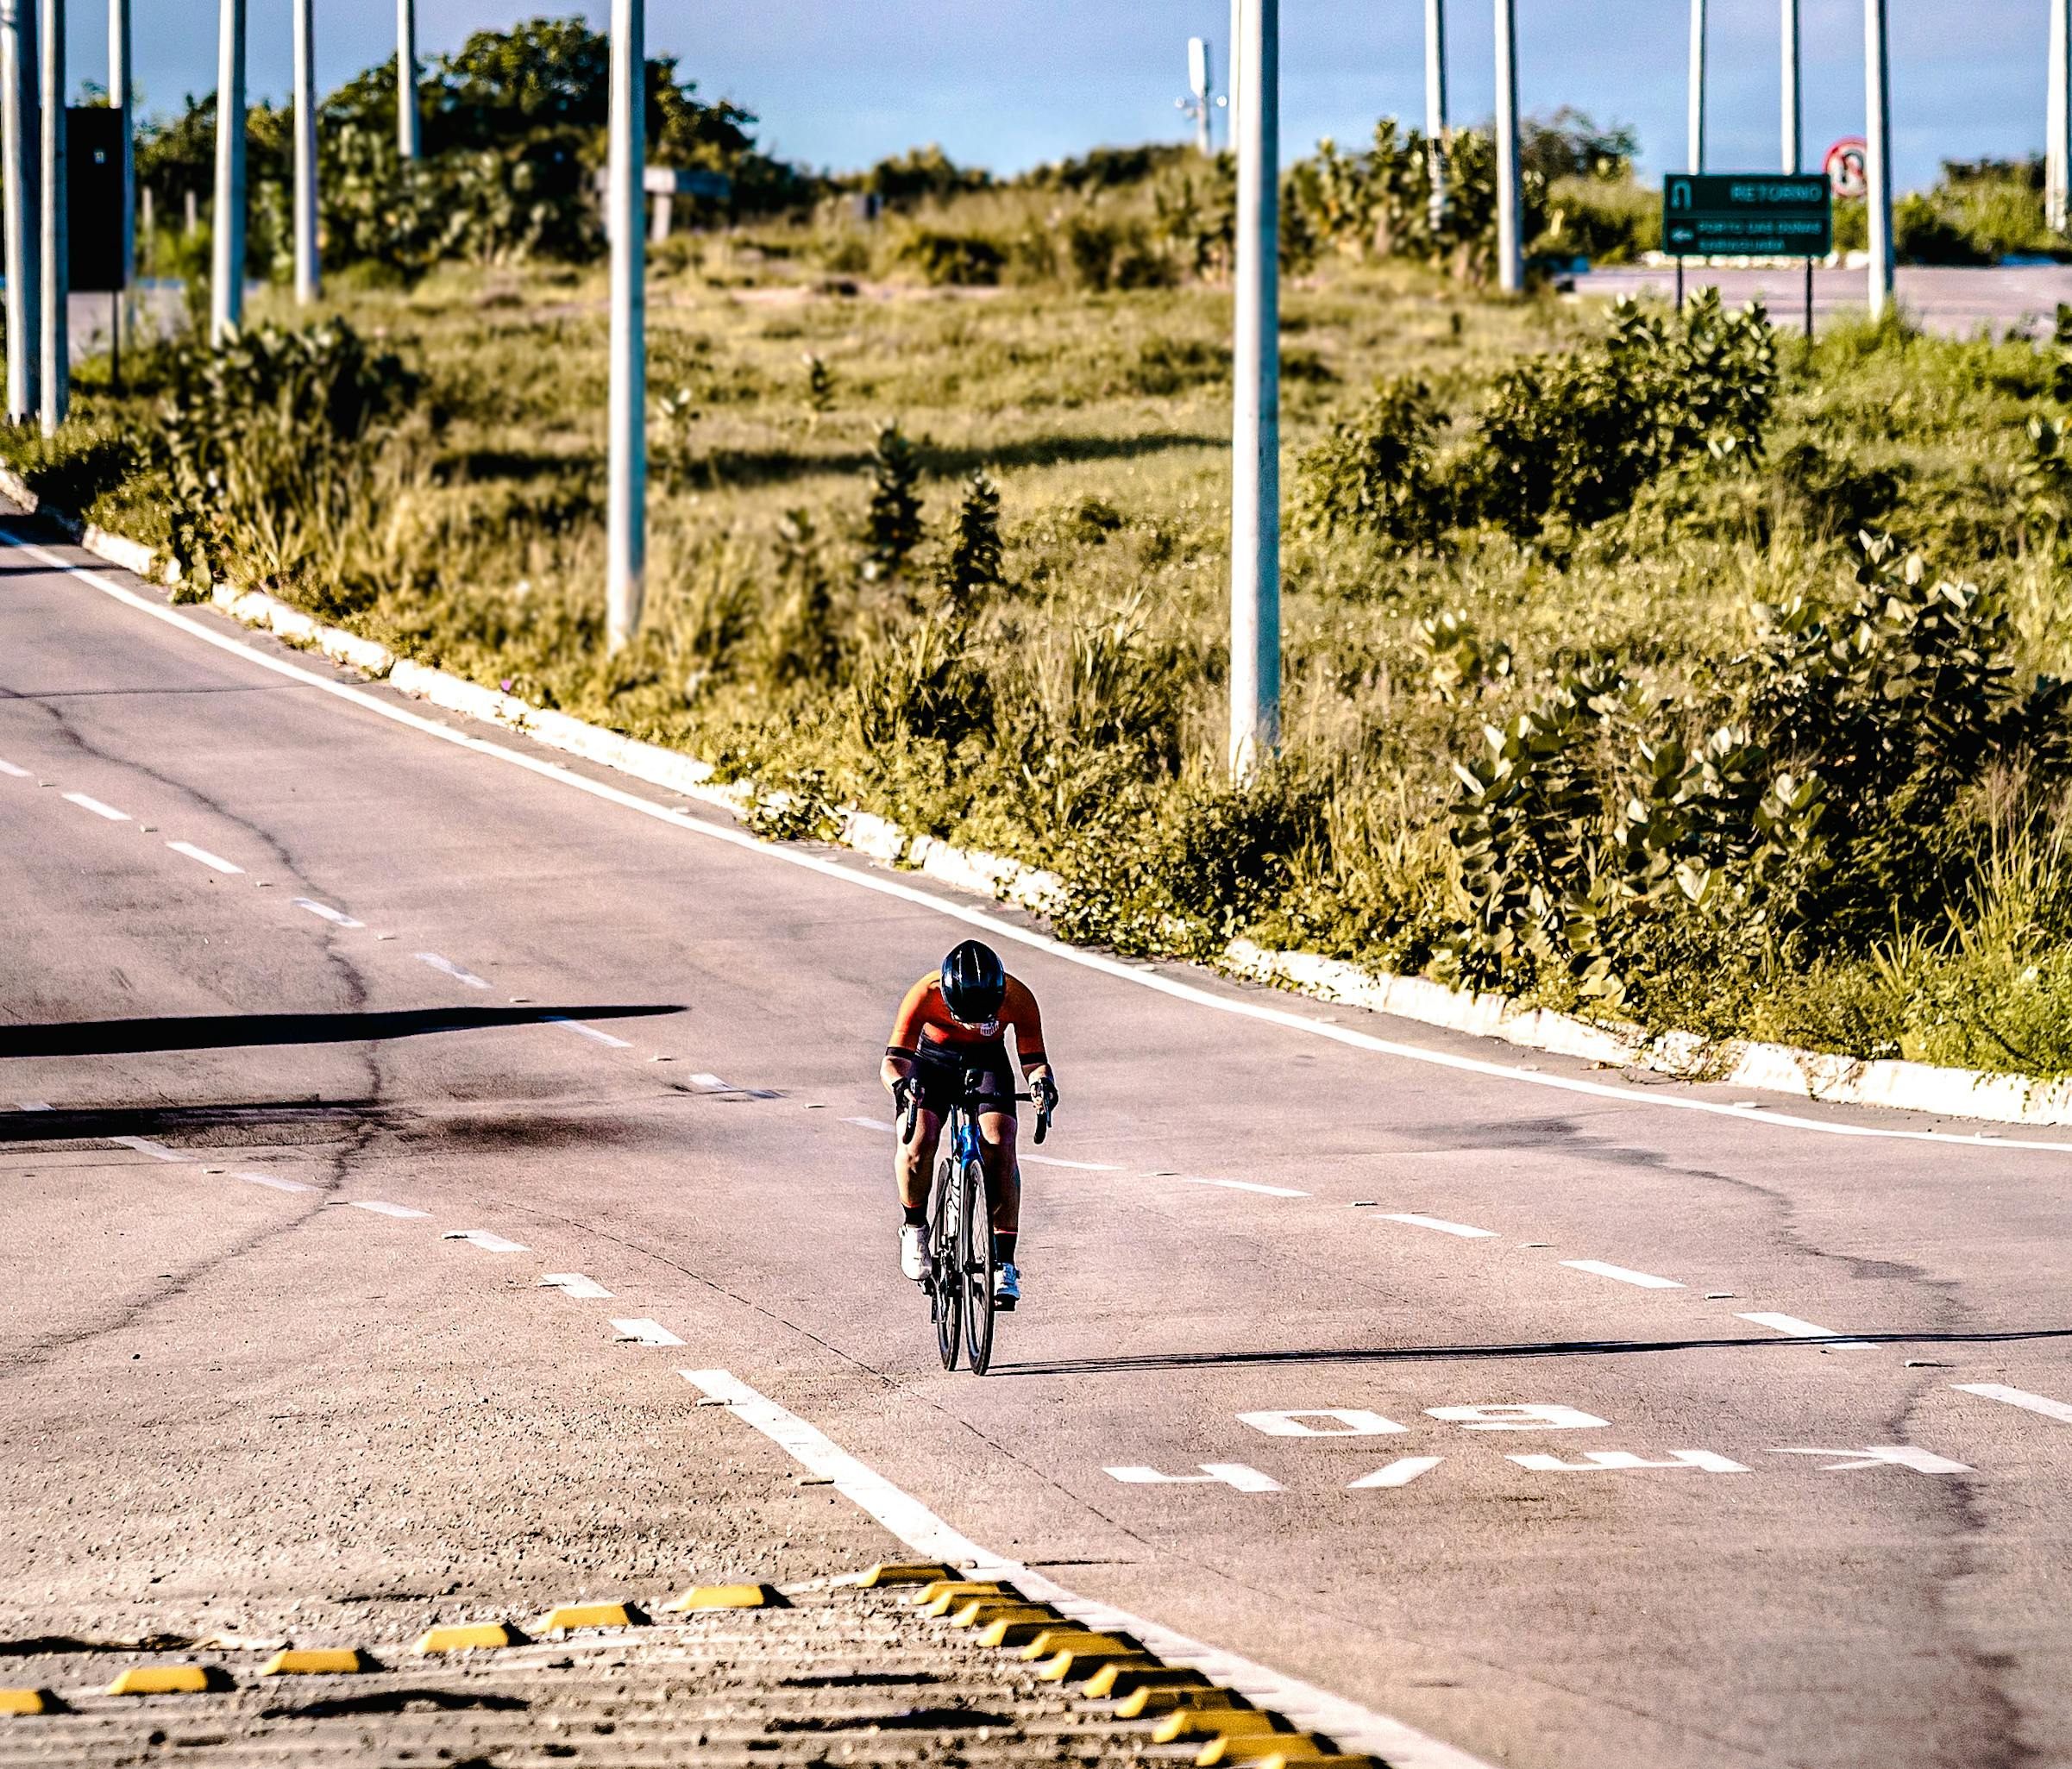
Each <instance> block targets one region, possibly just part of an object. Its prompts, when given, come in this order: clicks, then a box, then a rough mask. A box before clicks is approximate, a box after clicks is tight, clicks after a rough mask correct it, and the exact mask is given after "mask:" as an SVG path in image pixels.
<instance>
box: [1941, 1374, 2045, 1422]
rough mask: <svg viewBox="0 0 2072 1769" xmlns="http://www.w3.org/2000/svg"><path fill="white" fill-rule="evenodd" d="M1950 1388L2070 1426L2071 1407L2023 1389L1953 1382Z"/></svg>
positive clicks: (1979, 1383)
mask: <svg viewBox="0 0 2072 1769" xmlns="http://www.w3.org/2000/svg"><path fill="white" fill-rule="evenodd" d="M1950 1387H1952V1388H1954V1389H1956V1390H1957V1392H1958V1393H1959V1394H1965V1395H1983V1396H1985V1397H1986V1398H1987V1400H1989V1401H2004V1402H2006V1403H2007V1405H2009V1406H2010V1407H2019V1408H2022V1409H2023V1410H2024V1411H2025V1412H2028V1413H2041V1414H2042V1415H2044V1418H2046V1419H2056V1420H2060V1421H2063V1423H2065V1424H2067V1425H2072V1407H2069V1406H2067V1405H2066V1404H2065V1403H2064V1402H2063V1401H2053V1400H2051V1399H2050V1398H2049V1397H2048V1396H2044V1395H2032V1394H2031V1393H2029V1392H2028V1391H2027V1390H2026V1389H2019V1388H2009V1387H2008V1386H2007V1385H2006V1383H2000V1382H1953V1383H1950Z"/></svg>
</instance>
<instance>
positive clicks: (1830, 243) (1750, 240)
mask: <svg viewBox="0 0 2072 1769" xmlns="http://www.w3.org/2000/svg"><path fill="white" fill-rule="evenodd" d="M1834 243H1835V212H1834V193H1833V191H1831V190H1830V188H1829V185H1828V181H1827V179H1825V178H1824V176H1822V175H1821V174H1819V173H1812V174H1810V175H1807V176H1804V177H1786V176H1785V175H1784V174H1782V173H1774V172H1749V173H1739V172H1736V173H1689V172H1673V173H1669V174H1668V176H1667V177H1666V178H1665V179H1663V180H1662V250H1663V251H1665V252H1667V254H1669V255H1670V256H1671V257H1673V258H1712V257H1722V258H1726V257H1732V258H1740V257H1749V258H1824V257H1825V256H1826V255H1827V254H1828V253H1829V252H1830V250H1831V249H1833V247H1834Z"/></svg>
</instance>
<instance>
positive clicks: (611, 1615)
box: [532, 1603, 648, 1634]
mask: <svg viewBox="0 0 2072 1769" xmlns="http://www.w3.org/2000/svg"><path fill="white" fill-rule="evenodd" d="M647 1625H648V1617H647V1612H646V1611H645V1610H644V1609H642V1608H641V1607H640V1605H639V1604H637V1603H562V1604H560V1605H558V1606H557V1607H556V1608H554V1609H549V1610H548V1611H547V1613H546V1614H545V1615H543V1616H541V1617H540V1619H539V1620H538V1621H537V1622H534V1623H533V1624H532V1631H533V1632H534V1633H535V1634H568V1633H571V1632H573V1631H574V1630H575V1629H576V1628H645V1627H646V1626H647Z"/></svg>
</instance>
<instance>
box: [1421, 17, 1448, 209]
mask: <svg viewBox="0 0 2072 1769" xmlns="http://www.w3.org/2000/svg"><path fill="white" fill-rule="evenodd" d="M1424 156H1425V165H1426V168H1427V170H1428V172H1429V173H1430V175H1431V180H1432V230H1433V231H1434V232H1435V233H1436V232H1437V231H1438V230H1439V227H1440V224H1441V223H1442V222H1444V221H1445V219H1446V0H1424Z"/></svg>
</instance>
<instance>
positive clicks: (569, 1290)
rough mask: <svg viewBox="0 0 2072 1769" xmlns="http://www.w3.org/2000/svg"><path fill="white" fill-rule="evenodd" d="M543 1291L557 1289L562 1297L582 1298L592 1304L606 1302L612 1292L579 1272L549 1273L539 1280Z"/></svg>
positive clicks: (608, 1300)
mask: <svg viewBox="0 0 2072 1769" xmlns="http://www.w3.org/2000/svg"><path fill="white" fill-rule="evenodd" d="M540 1284H541V1287H542V1288H543V1289H557V1290H559V1291H561V1292H562V1295H569V1296H583V1297H587V1299H588V1300H590V1301H592V1302H610V1301H611V1300H612V1292H611V1291H610V1290H608V1289H606V1288H605V1287H604V1285H602V1284H601V1283H599V1282H598V1281H597V1280H596V1279H595V1278H594V1277H584V1276H583V1275H582V1273H581V1272H580V1271H549V1273H548V1274H547V1275H546V1276H545V1277H543V1278H542V1279H540Z"/></svg>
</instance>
